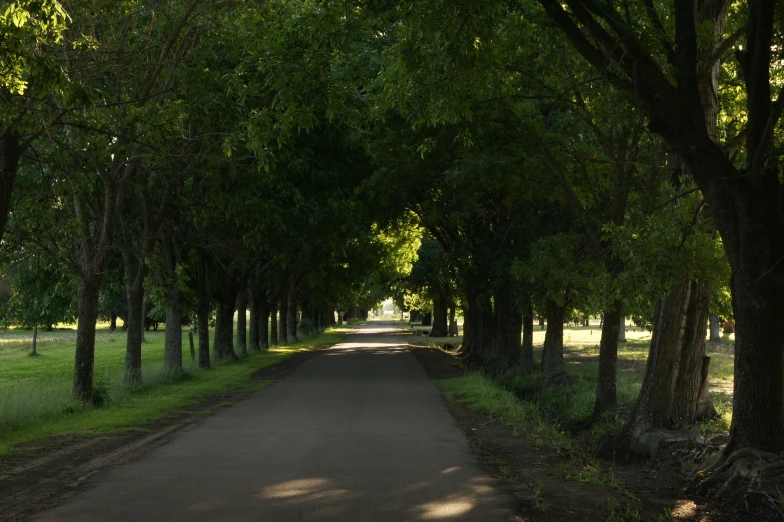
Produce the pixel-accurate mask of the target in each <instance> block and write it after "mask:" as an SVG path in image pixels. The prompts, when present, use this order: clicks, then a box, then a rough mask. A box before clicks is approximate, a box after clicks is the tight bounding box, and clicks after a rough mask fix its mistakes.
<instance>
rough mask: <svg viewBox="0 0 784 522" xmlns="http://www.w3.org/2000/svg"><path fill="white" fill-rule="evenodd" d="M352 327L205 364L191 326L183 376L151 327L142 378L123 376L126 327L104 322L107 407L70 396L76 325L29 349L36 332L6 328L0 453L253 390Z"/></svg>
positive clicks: (134, 424) (98, 350)
mask: <svg viewBox="0 0 784 522" xmlns="http://www.w3.org/2000/svg"><path fill="white" fill-rule="evenodd" d="M349 331H350V330H348V329H347V328H344V329H333V330H330V331H328V332H327V333H324V334H321V335H318V336H313V337H310V338H305V339H304V340H302V341H300V342H299V343H295V344H290V345H288V346H278V347H273V348H271V349H270V350H269V351H267V352H264V353H255V354H250V355H249V356H248V357H245V358H243V359H242V360H240V361H238V362H230V363H221V364H213V369H212V370H210V371H203V370H199V369H198V365H197V363H195V362H192V361H191V360H190V354H189V349H188V346H189V345H188V337H187V331H186V332H185V333H184V335H183V348H184V353H183V356H184V357H183V361H184V366H185V376H184V377H183V378H182V379H179V380H176V381H172V380H169V379H167V378H166V377H165V376H164V375H163V341H164V331H163V330H159V331H157V332H146V341H145V343H144V345H143V347H142V357H143V365H142V383H141V384H137V385H133V386H129V385H126V384H125V383H123V368H124V362H125V332H122V331H115V332H111V331H109V330H108V327H107V325H101V327H100V328H99V329H98V331H97V333H96V347H95V382H96V387H97V390H98V391H99V393H101V394H103V395H104V396H105V397H106V403H105V404H104V405H103V406H102V407H101V408H93V407H87V406H83V405H81V404H78V403H74V402H73V401H71V385H72V379H73V364H74V362H73V361H74V346H75V341H76V331H75V329H73V328H62V329H57V330H55V331H53V332H41V333H39V337H38V353H39V355H38V356H36V357H31V356H30V355H29V352H30V340H31V337H32V336H31V333H30V332H26V331H23V330H8V331H4V332H0V455H4V454H8V453H9V452H11V451H13V450H14V448H15V447H18V446H19V445H21V444H25V443H30V442H33V441H36V440H41V439H44V438H48V437H51V436H56V435H85V434H95V433H108V432H117V431H123V430H128V429H138V427H139V425H142V424H144V423H146V422H150V421H153V420H156V419H160V418H162V417H165V416H169V415H173V414H176V413H177V412H178V411H181V410H182V409H183V408H185V407H187V406H188V405H191V404H194V403H195V402H198V401H199V400H200V399H204V398H206V397H209V396H212V395H216V394H218V393H222V392H230V391H241V390H247V391H252V390H254V389H258V388H260V387H262V386H264V385H265V384H267V383H265V382H264V381H254V380H252V379H251V376H252V375H253V374H254V373H255V372H256V371H257V370H259V369H260V368H263V367H265V366H270V365H272V364H275V363H277V362H279V361H281V360H283V359H285V358H287V357H289V356H290V355H292V354H293V353H295V352H297V351H300V350H307V349H312V348H314V347H316V346H320V345H325V344H333V343H336V342H339V341H340V340H342V339H343V338H344V337H345V336H346V335H347V333H348V332H349Z"/></svg>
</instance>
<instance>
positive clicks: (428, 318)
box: [422, 312, 433, 326]
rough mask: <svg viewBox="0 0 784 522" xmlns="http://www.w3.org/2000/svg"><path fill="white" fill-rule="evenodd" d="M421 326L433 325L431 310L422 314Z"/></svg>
mask: <svg viewBox="0 0 784 522" xmlns="http://www.w3.org/2000/svg"><path fill="white" fill-rule="evenodd" d="M422 326H433V312H428V313H426V314H425V315H423V316H422Z"/></svg>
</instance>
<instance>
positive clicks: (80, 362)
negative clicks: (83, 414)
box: [72, 275, 101, 404]
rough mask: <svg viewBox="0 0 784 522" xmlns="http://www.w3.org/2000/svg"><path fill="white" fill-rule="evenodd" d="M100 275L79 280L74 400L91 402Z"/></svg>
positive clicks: (87, 276)
mask: <svg viewBox="0 0 784 522" xmlns="http://www.w3.org/2000/svg"><path fill="white" fill-rule="evenodd" d="M100 290H101V281H100V277H99V276H97V275H93V276H90V275H86V276H83V277H82V278H81V280H80V281H79V306H78V310H77V323H76V356H75V358H74V380H73V389H72V396H73V399H74V400H75V401H80V402H84V403H88V404H92V402H93V368H94V360H95V323H96V321H98V297H99V295H100Z"/></svg>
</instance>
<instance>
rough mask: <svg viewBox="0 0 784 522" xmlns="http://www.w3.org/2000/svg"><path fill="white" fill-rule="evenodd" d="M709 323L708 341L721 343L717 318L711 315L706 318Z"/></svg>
mask: <svg viewBox="0 0 784 522" xmlns="http://www.w3.org/2000/svg"><path fill="white" fill-rule="evenodd" d="M708 320H709V322H710V340H711V341H721V328H719V318H718V317H716V316H715V315H713V314H710V316H709V317H708Z"/></svg>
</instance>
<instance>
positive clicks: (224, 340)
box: [213, 299, 237, 360]
mask: <svg viewBox="0 0 784 522" xmlns="http://www.w3.org/2000/svg"><path fill="white" fill-rule="evenodd" d="M213 351H214V352H215V359H218V360H232V359H233V360H236V359H237V354H236V353H234V299H225V300H223V299H222V300H220V301H218V310H217V313H216V314H215V341H214V347H213Z"/></svg>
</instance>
